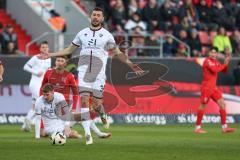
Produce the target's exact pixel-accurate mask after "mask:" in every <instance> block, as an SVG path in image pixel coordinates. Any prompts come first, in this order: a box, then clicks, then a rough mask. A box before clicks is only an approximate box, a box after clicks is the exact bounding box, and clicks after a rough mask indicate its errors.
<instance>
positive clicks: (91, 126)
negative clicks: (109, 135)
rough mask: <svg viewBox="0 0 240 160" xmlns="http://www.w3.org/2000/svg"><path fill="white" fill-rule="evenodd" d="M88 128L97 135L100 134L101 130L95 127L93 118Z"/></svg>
mask: <svg viewBox="0 0 240 160" xmlns="http://www.w3.org/2000/svg"><path fill="white" fill-rule="evenodd" d="M90 128H91V129H92V130H93V132H94V133H96V134H97V135H100V134H101V133H102V132H101V131H100V130H99V129H98V128H97V126H96V124H95V122H94V121H93V120H91V125H90Z"/></svg>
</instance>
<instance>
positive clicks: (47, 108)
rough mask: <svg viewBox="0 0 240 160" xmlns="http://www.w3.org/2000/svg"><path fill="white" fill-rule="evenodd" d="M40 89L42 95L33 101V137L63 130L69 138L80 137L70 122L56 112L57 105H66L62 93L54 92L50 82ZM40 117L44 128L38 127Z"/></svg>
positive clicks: (49, 134)
mask: <svg viewBox="0 0 240 160" xmlns="http://www.w3.org/2000/svg"><path fill="white" fill-rule="evenodd" d="M42 91H43V95H42V96H40V97H39V98H37V100H36V103H35V114H36V124H35V138H37V139H38V138H40V137H45V136H51V134H53V133H54V132H63V133H64V134H65V135H66V136H67V137H70V138H82V136H81V135H80V134H78V132H77V131H75V130H72V129H71V128H70V122H68V121H63V120H62V119H60V118H59V117H58V115H57V114H56V112H57V107H67V106H68V103H67V101H66V100H65V97H64V96H63V94H61V93H59V92H54V89H53V85H51V84H46V85H45V86H44V87H43V89H42ZM59 105H61V106H59ZM69 108H70V107H69ZM66 114H67V113H66ZM41 118H42V120H43V124H44V129H41V128H40V123H41Z"/></svg>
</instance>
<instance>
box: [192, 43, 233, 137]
mask: <svg viewBox="0 0 240 160" xmlns="http://www.w3.org/2000/svg"><path fill="white" fill-rule="evenodd" d="M217 54H218V49H217V48H216V47H212V48H211V50H210V52H209V57H208V58H206V59H205V60H204V63H203V67H202V70H203V80H202V87H201V98H200V99H201V104H200V106H199V109H198V112H197V121H196V128H195V130H194V132H195V133H200V134H201V133H206V131H205V130H203V129H202V128H201V122H202V118H203V115H204V109H205V108H206V106H207V104H208V102H209V100H210V99H212V100H214V101H215V102H216V103H217V104H218V106H219V107H220V111H219V112H220V116H221V123H222V133H228V132H234V131H235V128H230V127H228V125H227V124H226V116H227V113H226V106H225V102H224V99H223V97H222V93H221V91H220V90H219V89H218V88H217V86H216V81H217V77H218V73H219V72H227V68H228V64H229V61H230V57H229V55H227V57H226V59H225V61H224V64H221V63H220V62H219V61H218V60H217V59H216V58H217Z"/></svg>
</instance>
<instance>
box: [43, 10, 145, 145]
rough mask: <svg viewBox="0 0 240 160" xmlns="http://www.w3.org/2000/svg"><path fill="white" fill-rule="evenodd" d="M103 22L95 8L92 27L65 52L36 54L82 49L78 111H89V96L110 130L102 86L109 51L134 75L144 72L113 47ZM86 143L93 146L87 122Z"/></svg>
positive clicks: (62, 53)
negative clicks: (79, 107) (79, 106)
mask: <svg viewBox="0 0 240 160" xmlns="http://www.w3.org/2000/svg"><path fill="white" fill-rule="evenodd" d="M103 21H104V13H103V10H102V9H101V8H99V7H97V8H94V9H93V11H92V14H91V26H90V27H87V28H85V29H83V30H81V31H80V32H79V33H78V34H77V35H76V37H75V38H74V40H73V41H72V43H71V44H70V45H69V46H68V47H67V48H65V49H63V50H61V51H59V52H57V53H51V54H49V53H48V54H44V55H39V57H40V58H42V59H46V58H49V57H55V56H64V55H69V54H72V53H73V52H74V51H75V50H76V49H77V48H78V47H80V48H81V51H80V57H79V68H78V71H79V74H78V79H79V92H80V95H81V112H89V96H90V94H91V95H92V96H93V104H92V108H93V109H94V110H95V111H96V112H97V113H98V114H99V116H100V117H101V119H102V122H103V124H104V127H105V128H108V127H109V123H108V121H107V115H106V113H105V111H104V107H103V106H102V96H103V89H104V85H105V80H106V76H105V69H106V64H107V59H108V51H109V50H111V51H112V53H113V55H114V56H115V57H118V58H119V59H120V60H121V61H122V62H124V63H126V64H127V65H128V66H129V67H130V68H131V69H133V70H134V71H135V73H136V74H137V75H141V74H142V73H143V70H142V69H141V68H140V67H138V66H137V65H135V64H133V63H132V62H131V61H130V60H129V59H128V57H127V56H126V55H125V54H123V53H122V52H121V51H120V50H119V48H118V47H117V46H116V44H115V40H114V38H113V36H112V34H111V33H109V32H108V31H107V30H106V29H104V28H103V27H102V23H103ZM82 125H83V128H84V131H85V136H86V143H92V141H88V140H92V138H89V137H91V132H90V121H87V120H86V121H83V122H82Z"/></svg>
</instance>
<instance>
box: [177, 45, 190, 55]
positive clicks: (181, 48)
mask: <svg viewBox="0 0 240 160" xmlns="http://www.w3.org/2000/svg"><path fill="white" fill-rule="evenodd" d="M176 56H177V57H187V56H188V52H187V48H186V46H185V45H184V44H183V43H180V44H179V45H178V48H177V53H176Z"/></svg>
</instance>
